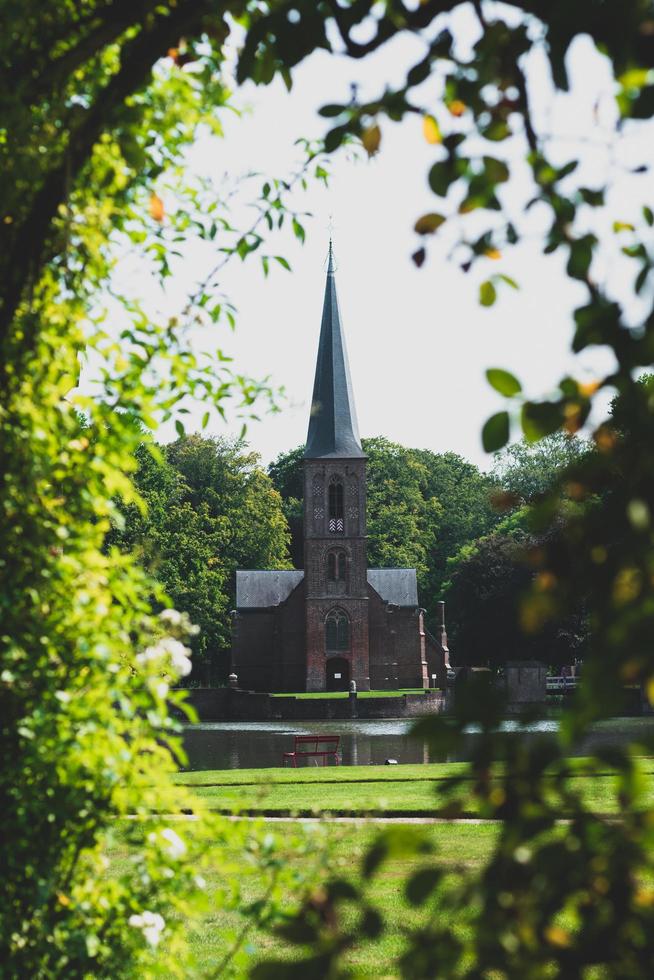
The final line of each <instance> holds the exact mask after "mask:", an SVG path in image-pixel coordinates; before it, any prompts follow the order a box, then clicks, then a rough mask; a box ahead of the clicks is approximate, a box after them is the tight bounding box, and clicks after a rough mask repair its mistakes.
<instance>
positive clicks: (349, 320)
mask: <svg viewBox="0 0 654 980" xmlns="http://www.w3.org/2000/svg"><path fill="white" fill-rule="evenodd" d="M471 36H472V35H471ZM421 51H422V48H421V46H420V42H419V41H417V40H416V39H413V38H409V39H401V40H400V41H399V42H398V43H395V44H394V45H393V46H392V47H389V48H388V49H385V50H383V51H382V52H381V53H379V54H378V55H377V56H376V57H375V58H372V59H369V60H366V61H365V62H352V61H349V60H346V59H336V58H330V57H328V56H327V55H324V54H322V53H318V54H316V55H315V56H313V57H312V58H310V59H309V60H308V61H307V62H306V63H305V64H304V65H302V66H301V67H300V68H299V69H298V70H297V71H296V72H295V74H294V86H293V90H292V92H291V93H290V94H288V93H287V92H286V90H285V88H284V86H283V85H282V84H281V83H279V84H278V83H275V84H273V85H271V86H270V87H268V88H259V89H257V88H254V87H252V86H248V87H247V88H246V89H244V90H242V91H241V92H240V93H239V95H238V100H239V103H240V104H241V105H246V104H247V105H249V106H250V107H251V112H250V114H249V115H247V116H246V117H244V118H241V119H236V118H234V119H233V120H230V119H229V118H228V120H227V124H226V138H225V139H224V140H220V141H217V140H207V141H206V142H203V143H201V144H200V145H199V146H197V147H196V148H195V150H194V151H193V153H192V154H191V157H190V165H191V166H192V167H196V168H197V169H198V171H199V172H203V173H211V174H214V175H220V174H222V173H223V172H224V171H227V172H229V173H232V174H238V173H242V172H244V171H246V170H249V169H255V170H259V171H262V172H264V173H268V174H271V175H276V176H280V175H284V174H288V173H290V172H291V171H292V170H293V167H294V164H295V162H296V161H297V159H298V151H297V148H296V147H295V146H294V141H295V140H296V139H297V137H298V136H318V135H322V134H324V132H325V131H326V129H327V122H326V121H324V120H321V119H320V118H319V117H318V115H317V109H318V108H319V107H320V105H322V104H324V103H325V102H335V101H336V102H338V101H341V102H345V101H347V99H348V96H349V90H350V83H351V82H353V81H355V82H357V83H358V84H359V85H360V86H361V89H362V91H363V94H364V95H371V96H372V95H375V94H378V92H379V90H380V89H381V88H383V86H384V84H394V83H396V82H400V81H401V80H402V79H403V78H404V75H405V72H406V69H407V67H408V66H410V65H411V64H412V62H413V60H415V59H416V58H417V57H418V56H419V55H420V53H421ZM570 67H571V70H572V75H573V80H574V83H575V84H574V94H573V95H572V96H570V97H565V98H557V99H556V100H553V99H552V97H551V92H550V88H549V85H548V83H547V77H546V72H545V71H544V69H543V66H542V64H539V62H538V59H536V60H535V61H534V64H533V65H532V69H531V80H532V88H533V90H534V97H535V101H536V109H537V111H538V112H539V113H541V118H542V119H543V120H545V119H546V120H547V125H548V126H549V127H550V128H551V130H553V131H556V132H557V133H560V134H561V135H562V137H563V140H562V142H561V150H560V152H561V154H562V157H561V162H563V160H564V159H569V158H570V157H572V156H574V155H576V151H577V149H578V147H577V145H576V144H575V142H574V141H575V140H576V139H577V137H579V136H585V137H588V138H590V139H591V141H594V140H595V138H596V137H597V138H598V140H599V141H600V142H601V139H602V138H603V130H602V124H603V117H604V120H605V121H606V122H609V123H610V121H611V114H612V111H613V110H612V108H611V98H610V90H609V88H608V81H609V75H608V71H607V69H606V66H605V64H604V63H603V60H602V59H601V58H600V57H599V56H598V55H596V54H595V53H594V52H592V51H591V49H590V43H589V42H585V41H583V40H582V41H581V42H580V43H579V44H578V45H577V48H576V50H575V52H574V54H573V57H572V58H571V59H570ZM382 129H383V140H382V149H381V152H380V153H379V155H378V156H377V157H375V158H374V159H373V160H370V161H368V160H361V161H360V162H355V161H353V160H352V159H351V154H348V153H346V152H342V153H339V154H338V155H337V156H336V157H335V159H334V162H333V164H332V171H333V176H332V180H331V182H330V187H329V189H328V190H325V189H323V188H321V187H320V186H317V185H316V186H311V187H310V188H309V190H308V192H307V193H306V194H300V195H298V197H297V206H298V208H300V209H303V210H304V209H305V210H308V211H311V212H312V213H313V215H314V218H313V219H312V220H310V221H309V222H308V223H307V231H308V235H307V242H306V244H305V245H304V247H301V246H300V245H299V244H298V243H296V242H294V241H293V240H292V238H291V236H290V235H287V234H284V235H283V237H282V238H281V239H280V240H278V241H277V243H276V244H274V245H273V246H272V249H271V250H273V251H274V250H278V251H280V252H281V253H282V254H284V255H286V256H287V257H288V258H289V260H290V262H291V264H292V273H288V272H286V271H284V270H283V269H282V268H281V267H275V268H274V269H273V270H272V272H271V275H270V277H269V278H268V279H264V277H263V275H262V272H261V268H260V265H259V264H258V262H246V263H244V264H241V263H240V261H237V262H234V263H232V264H230V266H229V267H228V269H227V270H226V273H225V277H224V281H223V286H224V288H225V289H226V290H227V291H228V292H229V293H230V294H231V296H232V298H233V300H234V302H235V304H236V306H237V307H238V321H237V330H236V332H235V333H234V334H232V333H231V332H229V331H228V330H227V328H225V327H220V328H213V332H212V334H211V336H209V337H207V338H202V339H201V341H200V343H201V344H204V343H205V340H206V346H208V347H215V346H216V342H218V343H221V344H222V346H223V347H224V349H225V350H226V351H227V352H228V353H230V354H231V355H233V356H234V358H235V365H236V368H237V369H238V370H240V371H242V372H244V373H247V374H250V375H252V376H254V377H263V376H266V375H269V376H270V377H271V380H272V382H273V383H274V384H276V385H280V386H283V387H284V388H285V390H286V398H287V401H286V402H285V404H284V408H283V411H282V412H281V413H280V414H277V415H273V416H264V417H263V419H262V421H261V422H259V423H254V424H251V425H250V427H249V430H248V436H247V438H248V441H249V442H250V443H251V445H252V446H253V447H254V448H255V449H257V450H258V451H259V452H260V453H261V455H262V457H263V459H264V461H266V462H268V461H270V460H271V459H273V458H274V457H275V456H276V455H277V454H278V453H279V452H281V451H283V450H287V449H291V448H293V447H295V446H296V445H298V444H299V443H301V442H303V441H304V439H305V437H306V430H307V423H308V413H309V404H310V397H311V390H312V386H313V374H314V369H315V357H316V351H317V345H318V334H319V328H320V318H321V307H322V299H323V291H324V281H325V258H326V252H327V241H328V224H329V217H330V215H332V216H333V223H334V232H333V235H334V249H335V255H336V260H337V266H338V269H337V288H338V294H339V302H340V309H341V316H342V320H343V325H344V330H345V335H346V341H347V345H348V350H349V358H350V367H351V373H352V380H353V385H354V392H355V399H356V405H357V412H358V417H359V426H360V431H361V435H362V436H372V435H384V436H387V437H388V438H389V439H392V440H395V441H397V442H400V443H403V444H405V445H407V446H416V447H421V448H429V449H432V450H435V451H437V452H443V451H447V450H454V451H455V452H457V453H460V454H461V455H462V456H464V457H466V458H468V459H470V460H473V461H475V462H477V463H478V464H480V465H481V466H488V465H489V463H490V460H489V458H488V457H487V456H486V455H485V454H484V453H483V450H482V449H481V442H480V429H481V426H482V424H483V422H484V420H485V419H486V418H487V417H488V415H489V414H491V413H492V412H493V411H497V410H498V409H499V408H501V407H503V402H502V399H500V397H499V396H497V395H496V394H494V392H493V391H492V390H491V389H490V388H489V386H488V385H487V383H486V381H485V377H484V372H485V370H486V368H488V367H492V366H501V367H506V368H508V369H510V370H511V371H513V372H514V373H515V374H516V375H517V376H518V377H519V378H520V379H521V380H522V381H523V384H524V387H525V390H526V391H527V392H528V393H529V394H530V395H534V396H538V395H543V394H547V392H548V391H550V390H551V389H552V388H553V387H554V386H555V383H556V382H557V381H558V380H559V379H560V378H561V377H562V375H563V374H564V373H566V372H570V373H573V374H574V375H575V376H576V377H579V378H581V379H582V380H589V379H590V378H594V377H596V376H597V374H598V371H601V370H604V369H606V368H607V367H608V366H610V364H611V361H610V359H609V357H608V356H607V355H606V354H604V353H603V352H595V353H593V354H588V355H586V356H585V357H583V358H573V357H572V355H571V354H570V353H569V343H570V338H571V333H572V317H571V311H572V310H573V309H574V307H575V306H576V305H579V304H580V302H583V300H584V290H583V289H582V287H581V286H580V285H579V284H575V283H573V282H571V281H570V280H568V279H567V277H566V275H565V272H564V263H565V256H560V257H559V256H552V257H546V256H543V255H542V252H541V241H540V233H541V231H542V228H543V224H542V221H543V216H542V215H540V216H539V214H538V209H535V214H534V216H533V219H530V220H532V225H531V226H527V227H526V230H527V232H528V236H529V237H528V239H527V240H526V241H524V242H522V243H521V244H520V245H519V246H518V247H516V248H513V249H511V250H510V251H509V252H507V253H506V254H505V255H503V256H502V258H501V260H499V261H493V260H491V259H485V260H483V262H481V263H480V264H479V268H478V269H475V270H473V271H472V272H471V273H470V274H469V275H465V274H464V273H462V272H461V271H460V270H459V268H458V266H457V265H456V264H455V263H453V262H451V261H448V259H447V250H448V249H447V245H448V241H447V237H446V236H445V237H444V239H443V242H442V243H440V244H439V239H438V236H437V238H436V240H434V241H433V242H432V243H431V244H430V250H429V258H428V261H427V262H426V263H425V265H424V266H423V268H422V269H421V270H418V269H417V268H416V267H415V266H414V264H413V263H412V261H411V253H412V252H413V251H414V250H415V248H416V247H417V245H418V241H417V238H416V235H415V234H414V232H413V230H412V228H413V223H414V221H415V219H416V217H418V216H419V215H420V214H422V213H424V212H425V211H431V210H442V202H441V201H440V200H439V199H437V198H435V197H434V195H433V194H432V193H431V192H430V190H429V187H428V185H427V172H428V169H429V166H430V165H431V163H432V162H433V161H434V153H433V148H431V147H429V145H428V144H427V143H426V142H425V141H424V139H423V137H422V133H421V122H420V119H418V118H411V119H409V120H407V121H406V122H404V123H402V124H400V125H391V124H389V123H383V124H382ZM507 149H508V151H509V153H516V152H517V151H518V150H519V147H516V148H515V149H513V150H511V149H510V148H509V147H508V145H507V146H506V147H505V145H504V144H500V145H499V147H498V155H503V154H504V153H505V152H506V150H507ZM607 165H608V163H607V158H606V154H603V152H602V151H601V149H600V150H597V149H596V147H594V146H592V145H591V148H590V150H589V151H588V152H586V156H585V163H584V167H585V168H586V171H587V173H586V175H585V176H586V178H587V180H588V182H589V183H590V184H591V186H592V184H593V182H594V179H598V178H601V177H602V176H603V175H604V173H605V170H606V166H607ZM522 183H523V184H524V181H522ZM523 192H524V187H522V186H521V177H520V173H519V172H518V178H517V182H516V187H515V189H514V190H510V191H509V194H510V195H513V196H512V197H511V196H510V197H509V198H505V200H506V201H507V202H508V204H509V206H513V207H514V208H515V209H516V212H517V213H520V212H521V211H522V204H523V198H522V197H521V194H522V193H523ZM623 203H624V205H625V209H626V211H627V212H628V205H629V203H630V202H629V199H628V195H627V196H626V197H625V201H624V202H623ZM624 217H627V214H625V215H624ZM484 267H485V268H484ZM495 272H506V273H507V274H509V275H511V276H512V277H513V278H515V279H517V280H518V281H519V283H520V290H519V291H518V292H514V291H513V290H511V289H509V288H506V289H503V290H501V293H500V297H499V300H498V302H497V304H496V305H495V306H494V307H493V308H491V309H484V308H482V307H480V306H479V305H478V302H477V289H478V284H479V282H480V281H481V280H482V279H484V278H486V276H488V275H490V274H492V273H495ZM195 273H196V269H195V268H194V260H193V257H192V255H191V254H190V253H189V255H188V257H187V258H186V259H185V260H183V261H182V263H181V265H180V266H178V276H177V278H178V283H179V284H182V285H183V284H184V283H185V281H186V280H188V281H192V279H193V277H194V275H195ZM127 274H129V275H133V270H132V272H131V273H126V275H127ZM607 274H608V273H607ZM614 274H615V271H614ZM618 274H619V275H622V274H623V273H622V271H621V270H620V269H618ZM203 411H204V410H203V409H202V408H198V410H197V413H195V414H194V415H193V416H191V419H190V422H187V429H191V430H192V429H194V428H199V419H200V417H201V415H202V413H203ZM239 427H240V426H239V425H238V424H237V423H236V422H233V423H231V425H230V424H228V425H227V427H225V425H224V423H222V422H221V421H220V420H219V419H216V420H215V421H214V420H212V422H211V423H210V425H209V428H208V430H207V431H209V432H213V433H216V434H225V433H226V432H234V433H236V432H238V429H239ZM159 435H160V436H163V437H164V438H173V437H174V430H173V429H172V426H168V427H164V429H163V430H161V431H160V433H159Z"/></svg>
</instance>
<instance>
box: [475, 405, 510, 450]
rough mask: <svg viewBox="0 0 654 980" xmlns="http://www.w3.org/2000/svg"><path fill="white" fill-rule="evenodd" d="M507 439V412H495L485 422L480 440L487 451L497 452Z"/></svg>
mask: <svg viewBox="0 0 654 980" xmlns="http://www.w3.org/2000/svg"><path fill="white" fill-rule="evenodd" d="M508 441H509V413H508V412H497V413H496V414H495V415H491V417H490V418H489V419H488V420H487V421H486V422H485V424H484V427H483V429H482V431H481V442H482V445H483V447H484V450H485V451H486V452H487V453H494V452H497V450H498V449H502V447H503V446H506V444H507V442H508Z"/></svg>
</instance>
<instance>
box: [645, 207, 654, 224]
mask: <svg viewBox="0 0 654 980" xmlns="http://www.w3.org/2000/svg"><path fill="white" fill-rule="evenodd" d="M643 217H644V219H645V221H646V222H647V224H648V225H649V227H650V228H651V227H652V225H654V211H652V209H651V208H648V207H647V205H646V204H645V205H644V206H643Z"/></svg>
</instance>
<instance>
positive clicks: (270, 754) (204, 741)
mask: <svg viewBox="0 0 654 980" xmlns="http://www.w3.org/2000/svg"><path fill="white" fill-rule="evenodd" d="M412 724H413V722H412V721H409V720H402V719H390V720H385V721H356V722H354V721H352V722H347V721H345V722H344V721H338V722H335V721H312V722H285V721H261V722H204V723H202V724H199V725H189V726H187V727H186V729H185V731H184V745H185V748H186V752H187V754H188V759H189V765H188V768H189V769H197V770H200V769H262V768H269V767H276V766H281V764H282V753H284V752H288V751H291V750H292V748H293V736H294V735H312V734H320V733H322V734H337V735H340V736H341V761H342V763H343V765H348V766H368V765H383V763H384V762H385V761H386V759H397V761H398V763H427V762H465V761H467V760H469V759H470V756H471V752H472V751H473V748H474V745H475V743H476V742H477V741H478V740H479V733H478V732H476V731H474V730H473V729H470V730H469V731H468V732H467V733H466V734H465V735H463V737H462V738H461V739H460V741H459V744H458V745H457V747H456V750H455V751H452V752H447V753H446V752H434V751H433V750H432V749H430V748H429V746H428V745H427V743H426V742H425V741H423V740H422V739H417V738H413V737H411V736H410V735H409V731H410V729H411V726H412ZM557 729H558V721H557V720H556V719H552V718H550V719H545V720H542V721H538V722H533V723H531V724H529V725H526V726H520V725H518V723H517V722H515V721H505V722H504V723H503V725H502V732H503V733H504V737H505V738H506V739H513V738H520V739H523V740H524V739H529V740H533V739H539V738H543V737H547V736H548V735H550V736H551V735H552V734H554V733H555V732H556V731H557ZM647 739H654V717H649V718H612V719H610V720H609V721H605V722H602V723H600V724H599V725H597V726H595V727H594V728H593V730H592V731H591V732H590V733H589V734H588V735H587V736H586V737H585V738H584V740H583V741H582V742H581V743H580V744H579V745H578V746H576V748H575V750H574V752H573V754H575V755H583V754H584V753H585V752H587V751H588V749H589V748H591V747H593V746H597V745H599V744H610V745H616V744H624V743H626V742H629V741H644V740H647ZM313 761H317V760H313Z"/></svg>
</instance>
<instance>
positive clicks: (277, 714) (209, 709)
mask: <svg viewBox="0 0 654 980" xmlns="http://www.w3.org/2000/svg"><path fill="white" fill-rule="evenodd" d="M188 700H189V702H190V703H191V705H192V706H193V707H194V708H195V710H196V712H197V714H198V717H199V719H200V721H277V720H279V721H331V720H332V719H333V720H342V721H347V720H351V719H353V718H358V719H360V720H367V719H374V718H419V717H420V716H421V715H428V714H439V713H441V712H442V711H444V710H445V702H446V697H445V694H444V693H443V692H442V691H426V692H425V693H424V694H403V695H401V696H400V697H394V698H392V697H388V698H384V697H381V698H357V697H356V696H354V697H353V696H352V695H350V696H349V697H346V698H294V697H291V696H289V697H277V698H276V697H272V696H271V695H269V694H255V693H250V692H247V691H240V690H233V689H232V688H226V687H224V688H214V689H208V688H207V689H202V688H194V689H192V690H191V691H189V698H188Z"/></svg>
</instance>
